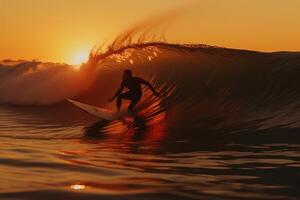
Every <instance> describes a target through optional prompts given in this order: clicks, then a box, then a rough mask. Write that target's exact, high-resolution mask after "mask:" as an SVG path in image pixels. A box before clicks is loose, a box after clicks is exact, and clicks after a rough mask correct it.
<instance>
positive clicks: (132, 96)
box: [109, 69, 159, 111]
mask: <svg viewBox="0 0 300 200" xmlns="http://www.w3.org/2000/svg"><path fill="white" fill-rule="evenodd" d="M142 84H143V85H146V86H148V88H149V89H150V90H151V91H152V92H153V94H154V95H155V96H157V97H158V96H159V94H158V92H156V91H155V89H154V88H153V86H152V85H151V84H150V83H149V82H148V81H146V80H144V79H142V78H139V77H134V76H132V71H131V70H129V69H126V70H124V72H123V80H122V83H121V86H120V88H119V89H118V91H117V92H116V94H115V95H114V96H113V97H112V98H111V99H109V101H113V100H114V99H115V98H116V97H117V109H118V111H120V108H121V105H122V99H127V100H130V101H131V103H130V104H129V106H128V111H132V109H133V108H134V106H135V105H136V104H137V103H138V102H139V101H140V99H141V97H142V87H141V85H142ZM125 87H126V88H127V89H128V90H129V91H127V92H124V93H122V91H123V89H124V88H125Z"/></svg>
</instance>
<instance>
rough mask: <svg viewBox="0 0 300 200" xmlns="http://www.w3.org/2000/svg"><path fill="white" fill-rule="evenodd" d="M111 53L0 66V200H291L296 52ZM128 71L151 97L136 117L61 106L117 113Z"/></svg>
mask: <svg viewBox="0 0 300 200" xmlns="http://www.w3.org/2000/svg"><path fill="white" fill-rule="evenodd" d="M121 41H122V42H124V40H123V39H122V38H121ZM118 45H119V43H118V40H116V42H115V43H114V44H113V45H112V46H111V48H110V49H109V50H108V51H106V52H102V53H99V52H96V53H95V54H93V55H92V56H91V57H90V60H89V62H88V63H87V64H85V65H82V66H81V67H74V66H69V65H65V64H57V63H56V64H54V63H43V62H39V61H11V60H6V61H2V62H1V66H0V103H1V105H0V153H1V156H0V172H1V176H2V177H1V179H0V199H143V200H144V199H205V200H206V199H213V200H219V199H298V198H299V197H300V192H299V185H300V181H299V180H300V179H299V178H300V173H299V172H300V157H299V153H300V137H299V117H300V116H299V96H300V93H299V92H300V91H299V90H300V89H299V76H300V55H299V53H291V52H277V53H262V52H253V51H244V50H233V49H226V48H218V47H210V46H204V45H175V44H168V43H139V44H136V45H130V44H127V45H123V46H120V45H119V46H118ZM128 68H129V69H132V70H133V72H134V74H135V75H136V76H140V77H143V78H145V79H146V80H149V81H150V82H151V83H152V84H153V85H154V86H155V88H157V90H159V91H160V94H161V97H160V98H156V97H153V96H152V95H151V92H150V91H149V90H147V89H146V88H144V96H143V98H142V100H141V102H140V103H139V104H138V106H137V108H136V112H137V116H135V117H134V118H133V117H127V118H124V119H122V120H117V121H112V122H109V121H105V120H101V119H97V118H94V117H92V116H90V115H88V114H86V113H84V112H82V111H81V110H79V109H77V108H75V107H74V106H72V105H71V104H69V103H68V102H66V100H65V98H73V99H76V100H79V101H82V102H85V103H88V104H92V105H96V106H101V107H106V108H109V109H115V105H114V104H113V103H109V102H108V101H107V99H108V98H109V97H111V95H112V94H113V93H114V92H115V91H116V90H117V88H118V85H119V83H120V81H121V80H120V79H121V76H122V71H123V70H124V69H128ZM126 105H127V102H124V105H123V106H126Z"/></svg>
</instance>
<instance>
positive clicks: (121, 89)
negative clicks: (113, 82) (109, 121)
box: [110, 84, 125, 101]
mask: <svg viewBox="0 0 300 200" xmlns="http://www.w3.org/2000/svg"><path fill="white" fill-rule="evenodd" d="M124 87H125V86H124V85H123V84H121V87H120V88H119V89H118V91H117V92H116V94H115V95H114V96H113V97H112V98H111V99H110V100H111V101H113V100H114V99H115V98H116V97H117V96H118V95H119V94H121V92H122V91H123V89H124Z"/></svg>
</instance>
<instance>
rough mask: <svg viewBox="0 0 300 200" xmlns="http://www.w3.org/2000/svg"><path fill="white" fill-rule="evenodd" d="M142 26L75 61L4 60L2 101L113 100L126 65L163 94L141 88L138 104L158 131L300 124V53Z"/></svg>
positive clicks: (145, 119) (102, 102)
mask: <svg viewBox="0 0 300 200" xmlns="http://www.w3.org/2000/svg"><path fill="white" fill-rule="evenodd" d="M141 27H142V28H141ZM141 27H139V28H140V29H131V30H129V31H127V32H125V33H123V34H121V35H120V36H119V37H117V39H116V40H114V42H112V43H111V44H110V45H108V46H107V47H106V48H96V49H94V50H92V51H91V53H90V58H89V60H88V62H87V63H86V64H84V65H82V66H81V67H80V68H79V69H76V68H74V66H70V65H66V64H57V63H42V62H36V61H30V62H29V61H18V62H13V61H5V62H1V66H0V78H1V81H0V93H1V96H0V102H1V103H4V104H6V103H8V104H21V105H47V104H54V103H59V102H63V101H64V99H65V98H68V97H73V98H76V99H80V100H82V101H84V102H87V103H91V104H97V105H100V106H111V107H113V106H114V105H107V101H106V99H107V98H108V97H110V96H111V95H112V94H113V93H114V92H115V90H116V89H117V87H118V85H119V83H120V78H121V73H122V71H123V70H124V69H128V68H129V69H132V70H133V72H134V74H135V75H137V76H141V77H144V78H145V79H148V80H149V81H150V82H152V84H153V85H154V86H155V87H156V88H158V90H160V93H161V98H160V99H157V98H155V97H153V96H151V94H150V93H149V91H145V94H144V97H143V99H142V101H141V102H140V104H139V105H138V107H137V110H138V113H139V115H141V116H143V117H142V118H140V120H142V122H141V121H140V122H141V123H140V124H143V125H142V126H143V127H144V128H147V127H151V131H155V132H156V133H157V132H160V133H161V137H164V134H165V133H166V132H171V133H172V136H173V137H175V138H176V137H177V136H178V138H177V139H180V138H182V132H189V133H190V134H188V135H185V136H184V139H187V138H188V137H191V138H194V136H195V135H197V137H201V135H206V136H207V135H214V134H218V136H220V135H224V136H226V137H227V136H228V135H229V134H233V135H234V134H236V133H239V132H242V131H244V132H245V131H247V130H253V129H254V130H260V129H268V128H273V127H289V128H292V127H298V125H299V120H298V119H299V114H300V112H299V97H300V88H299V76H300V54H299V53H293V52H275V53H263V52H255V51H246V50H236V49H227V48H220V47H214V46H208V45H191V44H189V45H181V44H170V43H167V42H164V41H163V40H161V39H159V38H155V37H154V36H153V35H147V34H148V32H147V30H148V29H145V28H143V26H141ZM139 30H144V31H140V32H139ZM105 127H106V130H108V131H113V130H114V129H115V128H116V126H115V125H114V126H111V125H107V126H105ZM203 131H204V132H205V134H204V133H203ZM156 136H157V134H156ZM226 137H225V138H226ZM212 138H214V137H212ZM203 139H206V138H205V137H204V136H203Z"/></svg>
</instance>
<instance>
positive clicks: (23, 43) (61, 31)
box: [0, 0, 300, 63]
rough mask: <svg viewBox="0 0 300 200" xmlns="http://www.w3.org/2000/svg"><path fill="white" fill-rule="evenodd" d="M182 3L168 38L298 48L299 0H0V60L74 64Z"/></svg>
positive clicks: (249, 46)
mask: <svg viewBox="0 0 300 200" xmlns="http://www.w3.org/2000/svg"><path fill="white" fill-rule="evenodd" d="M181 6H184V7H185V8H186V9H185V10H187V11H186V13H185V14H184V15H183V16H180V17H179V18H178V19H177V21H174V22H173V23H172V26H171V27H170V28H169V29H168V31H167V34H166V36H167V38H169V41H170V42H182V43H206V44H211V45H218V46H225V47H233V48H242V49H252V50H262V51H281V50H290V51H300V0H163V1H162V0H152V1H141V0H127V1H124V0H109V1H104V0H0V22H1V24H0V25H1V29H0V59H5V58H11V59H39V60H43V61H56V62H67V63H74V62H75V58H76V57H78V56H82V54H85V55H87V53H88V51H89V49H90V48H92V47H93V45H95V44H97V43H102V42H105V41H107V40H108V39H112V38H113V37H114V36H116V35H117V34H118V33H119V32H121V31H122V30H125V29H126V28H128V27H130V26H132V25H134V24H135V23H138V22H141V21H143V20H145V19H149V18H150V19H151V17H152V16H154V17H155V16H157V15H159V14H163V13H165V12H168V11H170V10H172V9H175V8H177V9H179V10H180V8H181Z"/></svg>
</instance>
